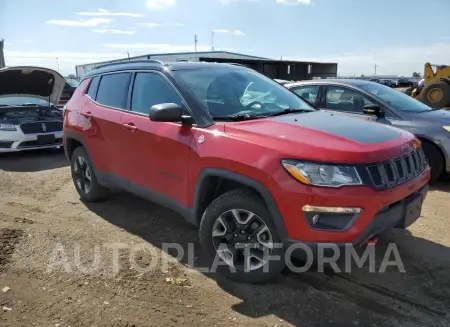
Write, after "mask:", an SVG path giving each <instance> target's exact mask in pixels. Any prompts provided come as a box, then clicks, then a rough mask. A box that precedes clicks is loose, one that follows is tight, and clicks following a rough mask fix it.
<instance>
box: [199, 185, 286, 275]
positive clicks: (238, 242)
mask: <svg viewBox="0 0 450 327" xmlns="http://www.w3.org/2000/svg"><path fill="white" fill-rule="evenodd" d="M199 234H200V235H199V236H200V242H201V244H202V247H203V250H204V252H205V253H206V254H207V255H208V257H209V258H210V262H211V268H216V269H217V272H219V273H220V274H222V275H225V276H226V277H228V278H230V279H232V280H235V281H239V282H245V283H253V284H256V283H264V282H267V281H269V280H271V279H273V278H275V277H276V276H278V275H279V273H280V272H281V271H282V270H283V269H284V267H285V261H284V249H283V247H282V245H281V243H280V237H279V235H278V233H277V230H276V228H275V226H274V224H273V222H272V217H271V215H270V213H269V211H268V210H267V208H266V206H265V204H264V202H263V201H262V200H261V199H260V198H259V197H258V196H257V195H256V194H254V193H252V192H250V191H244V190H233V191H229V192H226V193H224V194H222V195H221V196H219V197H218V198H217V199H215V200H214V201H213V202H212V203H211V204H210V205H209V206H208V208H207V209H206V211H205V213H204V214H203V217H202V220H201V223H200V228H199ZM212 272H214V271H212Z"/></svg>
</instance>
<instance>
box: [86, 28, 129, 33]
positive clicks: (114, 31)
mask: <svg viewBox="0 0 450 327" xmlns="http://www.w3.org/2000/svg"><path fill="white" fill-rule="evenodd" d="M92 32H94V33H100V34H107V33H109V34H124V35H133V34H135V33H136V31H131V30H128V31H127V30H116V29H113V28H103V29H96V30H92Z"/></svg>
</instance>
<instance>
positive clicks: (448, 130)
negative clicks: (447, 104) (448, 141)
mask: <svg viewBox="0 0 450 327" xmlns="http://www.w3.org/2000/svg"><path fill="white" fill-rule="evenodd" d="M442 127H443V128H444V129H445V130H446V131H447V132H450V126H442Z"/></svg>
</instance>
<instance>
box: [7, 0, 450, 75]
mask: <svg viewBox="0 0 450 327" xmlns="http://www.w3.org/2000/svg"><path fill="white" fill-rule="evenodd" d="M449 13H450V0H0V39H1V38H3V39H5V42H6V43H5V56H6V64H7V66H14V65H38V66H43V67H49V68H53V69H59V71H60V72H61V73H62V74H66V75H67V74H70V73H74V72H75V65H78V64H86V63H92V62H98V61H106V60H110V59H118V58H124V57H126V56H127V52H128V53H129V54H130V56H137V55H142V54H149V53H168V52H185V51H194V35H197V39H198V44H197V51H209V50H210V49H211V34H212V31H214V35H215V36H214V48H215V50H227V51H232V52H239V53H244V54H251V55H256V56H263V57H269V58H274V59H280V58H283V59H289V60H308V61H319V62H336V63H338V74H339V75H352V76H353V75H355V76H360V75H361V74H365V75H370V74H374V72H375V65H376V66H377V68H376V69H377V73H378V74H383V75H388V74H389V75H391V74H392V75H399V76H402V75H403V76H411V75H412V73H413V72H415V71H417V72H423V65H424V63H425V62H427V61H428V62H431V63H433V64H450V28H448V14H449Z"/></svg>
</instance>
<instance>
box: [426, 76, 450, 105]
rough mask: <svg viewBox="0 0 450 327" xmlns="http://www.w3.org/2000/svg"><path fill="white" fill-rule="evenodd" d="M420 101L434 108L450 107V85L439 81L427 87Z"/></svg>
mask: <svg viewBox="0 0 450 327" xmlns="http://www.w3.org/2000/svg"><path fill="white" fill-rule="evenodd" d="M420 101H422V102H423V103H425V104H427V105H429V106H430V107H432V108H445V107H450V84H448V83H446V82H444V81H439V82H434V83H431V84H429V85H427V86H425V87H424V89H423V90H422V92H421V93H420Z"/></svg>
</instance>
